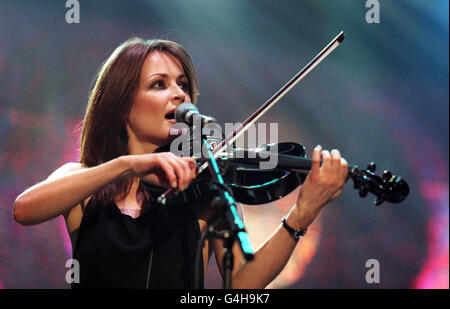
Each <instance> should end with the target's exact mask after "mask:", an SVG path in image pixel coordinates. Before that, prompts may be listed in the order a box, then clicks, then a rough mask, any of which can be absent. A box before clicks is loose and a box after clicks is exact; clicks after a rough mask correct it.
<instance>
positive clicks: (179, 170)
mask: <svg viewBox="0 0 450 309" xmlns="http://www.w3.org/2000/svg"><path fill="white" fill-rule="evenodd" d="M175 158H176V157H172V156H167V157H166V160H167V162H168V163H169V164H170V165H171V166H172V168H173V170H174V171H175V174H176V175H177V184H176V187H177V188H178V189H179V190H183V186H184V177H185V171H184V167H183V166H182V165H181V164H180V163H179V162H177V160H176V159H175Z"/></svg>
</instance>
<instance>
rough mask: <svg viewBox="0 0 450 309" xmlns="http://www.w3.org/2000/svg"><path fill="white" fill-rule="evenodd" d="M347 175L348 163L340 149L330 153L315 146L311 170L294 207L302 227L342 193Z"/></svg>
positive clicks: (307, 224) (308, 223)
mask: <svg viewBox="0 0 450 309" xmlns="http://www.w3.org/2000/svg"><path fill="white" fill-rule="evenodd" d="M321 158H322V166H320V159H321ZM347 175H348V163H347V161H346V160H345V159H344V158H342V157H341V154H340V152H339V150H336V149H334V150H332V151H331V153H330V152H329V151H328V150H322V148H321V147H320V146H316V148H314V152H313V155H312V167H311V171H310V172H309V174H308V176H307V177H306V179H305V181H304V182H303V185H302V187H301V188H300V193H299V195H298V199H297V205H296V207H295V209H294V210H295V213H296V215H297V216H296V217H297V221H298V224H299V226H300V227H302V228H306V227H307V226H309V225H310V224H311V223H312V221H313V220H314V219H315V218H316V217H317V215H318V214H319V212H320V210H321V209H322V208H323V206H325V205H326V204H327V203H329V202H331V201H332V200H334V199H336V198H337V197H338V196H339V195H340V194H341V193H342V191H343V190H344V186H345V181H346V179H347Z"/></svg>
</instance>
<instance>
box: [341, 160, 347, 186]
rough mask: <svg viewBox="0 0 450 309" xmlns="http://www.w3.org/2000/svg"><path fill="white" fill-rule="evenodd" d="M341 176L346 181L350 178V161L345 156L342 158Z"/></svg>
mask: <svg viewBox="0 0 450 309" xmlns="http://www.w3.org/2000/svg"><path fill="white" fill-rule="evenodd" d="M341 177H342V179H343V180H344V183H345V182H346V181H347V179H348V163H347V160H345V159H344V158H341Z"/></svg>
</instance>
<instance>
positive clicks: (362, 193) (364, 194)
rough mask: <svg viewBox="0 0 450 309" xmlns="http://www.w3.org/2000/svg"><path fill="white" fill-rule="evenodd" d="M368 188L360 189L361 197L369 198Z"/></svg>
mask: <svg viewBox="0 0 450 309" xmlns="http://www.w3.org/2000/svg"><path fill="white" fill-rule="evenodd" d="M367 192H368V190H367V188H366V187H362V188H361V189H359V196H361V197H366V196H367Z"/></svg>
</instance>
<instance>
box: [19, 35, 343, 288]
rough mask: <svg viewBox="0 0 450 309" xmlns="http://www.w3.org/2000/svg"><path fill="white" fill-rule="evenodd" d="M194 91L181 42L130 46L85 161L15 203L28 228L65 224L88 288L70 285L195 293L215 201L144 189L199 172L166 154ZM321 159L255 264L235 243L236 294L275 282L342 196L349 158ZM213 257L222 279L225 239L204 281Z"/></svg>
mask: <svg viewBox="0 0 450 309" xmlns="http://www.w3.org/2000/svg"><path fill="white" fill-rule="evenodd" d="M197 95H198V84H197V75H196V71H195V67H194V64H193V62H192V60H191V57H190V56H189V54H188V53H187V52H186V51H185V49H184V48H183V47H182V46H180V45H179V44H177V43H175V42H171V41H165V40H148V41H145V40H143V39H141V38H132V39H129V40H128V41H126V42H124V43H123V44H121V45H120V46H119V47H117V49H116V50H114V52H113V53H112V54H111V55H110V57H109V58H108V59H107V60H106V61H105V62H104V64H103V65H102V66H101V68H100V69H99V71H98V74H97V76H96V79H95V85H94V87H93V89H92V90H91V92H90V96H89V102H88V106H87V110H86V114H85V117H84V120H83V127H82V133H81V141H80V160H79V162H69V163H67V164H65V165H63V166H62V167H60V168H58V169H57V170H56V171H54V172H53V173H52V174H51V175H50V176H48V178H47V179H45V180H43V181H42V182H40V183H38V184H36V185H34V186H32V187H30V188H28V189H27V190H25V191H24V192H23V193H21V194H20V195H19V196H18V197H17V198H16V200H15V203H14V218H15V220H16V221H17V222H19V223H21V224H23V225H33V224H39V223H41V222H44V221H46V220H50V219H52V218H55V217H57V216H60V215H62V216H64V218H65V221H66V225H67V231H68V233H69V235H70V238H71V241H72V251H73V258H74V259H77V260H78V261H79V263H80V282H79V283H74V284H72V287H73V288H142V289H143V288H192V287H193V281H194V270H195V267H194V266H195V250H196V246H197V242H198V240H199V239H200V237H201V234H202V233H204V232H205V230H206V229H207V227H208V225H209V224H210V223H211V222H212V221H211V220H213V219H214V218H215V213H214V211H213V210H212V207H209V206H210V205H209V203H210V200H209V199H204V200H199V201H196V202H194V203H192V204H191V205H166V206H165V207H161V206H160V205H157V204H156V203H155V202H154V198H155V197H154V196H151V195H150V194H148V192H146V191H145V190H144V188H143V186H142V181H145V182H148V183H151V184H153V185H157V186H162V187H167V188H169V187H172V188H177V189H179V190H185V189H186V188H187V186H188V185H189V183H190V182H191V181H192V179H193V178H194V177H195V176H196V172H197V167H196V164H195V161H194V159H192V158H186V157H177V156H175V155H173V154H171V153H169V152H161V151H160V149H161V147H163V146H167V145H168V144H170V142H171V141H172V140H173V139H174V138H175V137H176V135H171V134H170V132H171V128H172V126H173V125H174V123H175V119H174V111H175V109H176V107H177V106H178V105H180V104H181V103H183V102H193V103H195V102H196V99H197ZM312 159H313V166H312V169H311V171H310V173H309V174H308V176H307V178H306V180H305V182H304V183H303V185H302V187H301V189H300V193H299V195H298V199H297V203H296V204H295V205H294V206H293V207H292V209H291V210H290V211H289V213H288V214H286V217H285V218H286V219H285V220H284V221H283V223H281V222H280V226H279V227H278V228H277V229H276V230H275V231H274V232H273V233H272V236H271V237H270V238H269V239H268V240H267V241H266V242H265V243H264V245H263V246H261V247H260V248H258V249H257V250H256V252H255V256H254V259H253V260H252V261H251V262H244V258H243V256H242V253H241V251H240V250H239V249H238V248H237V244H235V246H234V247H233V254H234V268H233V271H232V288H264V287H265V286H267V285H268V284H269V283H270V282H271V281H272V280H273V279H274V278H275V277H276V276H277V275H278V274H279V273H280V271H281V270H282V269H283V267H284V266H285V264H286V263H287V261H288V259H289V257H290V255H291V254H292V252H293V250H294V248H295V246H296V245H297V244H298V243H299V241H298V239H299V235H301V234H304V233H305V231H306V229H307V228H308V226H309V225H310V224H311V223H312V222H313V220H314V219H315V218H316V216H317V215H318V214H319V212H320V211H321V209H322V208H323V207H324V205H326V204H327V203H328V202H330V201H332V200H333V199H335V198H337V197H338V196H339V195H340V194H341V192H342V190H343V188H344V184H345V179H346V176H347V162H346V161H345V159H343V158H342V157H341V155H340V153H339V151H338V150H332V151H327V150H324V149H322V148H321V147H320V146H317V147H316V148H315V149H314V152H313V155H312ZM320 160H322V164H320ZM306 237H307V233H306ZM299 245H301V241H300V244H299ZM212 252H214V254H215V256H216V259H217V261H218V267H219V269H220V271H221V272H222V275H223V270H222V260H223V256H224V251H223V244H222V241H220V240H207V242H206V244H205V247H204V249H203V255H202V258H203V269H202V271H203V274H204V273H206V267H207V265H208V260H209V258H210V257H211V255H212ZM202 280H203V275H202Z"/></svg>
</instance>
